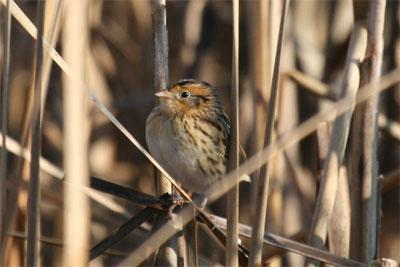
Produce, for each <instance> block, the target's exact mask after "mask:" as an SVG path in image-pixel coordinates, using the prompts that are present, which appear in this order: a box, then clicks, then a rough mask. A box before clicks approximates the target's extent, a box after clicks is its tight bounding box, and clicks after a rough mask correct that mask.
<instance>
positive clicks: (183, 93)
mask: <svg viewBox="0 0 400 267" xmlns="http://www.w3.org/2000/svg"><path fill="white" fill-rule="evenodd" d="M189 96H190V93H189V92H187V91H184V92H182V93H181V98H182V99H186V98H188V97H189Z"/></svg>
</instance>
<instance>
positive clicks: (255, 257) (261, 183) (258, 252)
mask: <svg viewBox="0 0 400 267" xmlns="http://www.w3.org/2000/svg"><path fill="white" fill-rule="evenodd" d="M288 6H289V3H288V0H284V1H283V7H282V14H281V22H280V26H279V36H278V43H277V46H276V55H275V64H274V73H273V77H272V83H271V95H270V99H269V103H268V112H267V125H266V129H265V140H264V146H265V147H268V146H269V145H270V143H271V141H272V132H273V129H274V123H275V106H276V103H277V91H278V78H279V64H280V56H281V49H282V40H283V30H284V25H285V17H286V13H287V9H288ZM240 176H241V175H240ZM268 186H269V168H268V164H267V165H264V166H263V167H262V168H261V171H260V176H259V178H258V184H257V187H258V190H257V199H256V203H255V204H256V205H255V213H254V214H257V215H256V216H255V217H254V224H253V233H252V239H251V251H250V257H249V263H248V264H249V266H254V265H261V262H262V248H263V243H262V238H263V237H262V236H263V234H264V229H265V219H266V213H267V202H268Z"/></svg>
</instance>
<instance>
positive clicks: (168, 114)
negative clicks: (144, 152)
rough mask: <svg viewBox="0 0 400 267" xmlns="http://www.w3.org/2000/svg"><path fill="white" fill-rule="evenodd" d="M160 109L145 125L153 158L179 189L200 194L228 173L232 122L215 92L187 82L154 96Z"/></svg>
mask: <svg viewBox="0 0 400 267" xmlns="http://www.w3.org/2000/svg"><path fill="white" fill-rule="evenodd" d="M155 95H156V96H157V97H159V100H160V101H159V104H158V105H157V106H156V107H155V108H154V109H153V111H152V112H151V113H150V115H149V116H148V118H147V121H146V143H147V146H148V148H149V151H150V153H151V155H152V156H153V157H154V158H155V159H156V160H157V161H158V162H159V163H160V164H161V166H162V167H163V168H164V169H165V170H166V171H167V172H168V173H169V174H170V175H171V176H172V177H174V178H175V179H177V181H179V182H180V183H181V184H182V186H183V188H185V189H186V190H188V191H191V192H197V193H201V192H203V191H204V190H206V189H207V188H209V187H210V186H212V185H213V184H214V183H215V182H216V181H218V180H219V179H221V178H222V176H223V175H224V174H225V173H226V169H227V163H228V154H229V131H230V121H229V119H228V117H227V116H226V115H225V113H224V111H223V107H222V102H221V99H220V98H219V96H218V93H217V91H216V90H215V89H214V88H213V87H212V86H211V85H210V84H209V83H207V82H204V81H200V80H196V79H185V80H180V81H178V82H175V83H173V84H171V85H170V86H168V88H166V89H164V90H161V91H159V92H157V93H156V94H155Z"/></svg>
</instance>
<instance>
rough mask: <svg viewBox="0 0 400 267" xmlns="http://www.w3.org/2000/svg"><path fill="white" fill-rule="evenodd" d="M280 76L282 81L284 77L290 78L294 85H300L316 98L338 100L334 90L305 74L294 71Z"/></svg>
mask: <svg viewBox="0 0 400 267" xmlns="http://www.w3.org/2000/svg"><path fill="white" fill-rule="evenodd" d="M282 76H283V77H282V79H284V78H286V77H287V78H290V79H291V80H292V81H294V82H295V83H296V84H298V85H300V86H301V87H302V88H305V89H307V90H309V92H310V93H312V94H314V95H316V96H319V97H325V98H328V99H330V100H333V101H335V100H337V98H338V97H337V96H336V95H335V93H334V92H335V91H336V90H335V89H334V88H332V87H331V86H329V85H326V84H324V83H322V82H321V81H318V80H317V79H314V78H312V77H310V76H307V75H306V74H304V73H302V72H300V71H298V70H296V69H294V70H291V71H289V72H287V73H284V74H282Z"/></svg>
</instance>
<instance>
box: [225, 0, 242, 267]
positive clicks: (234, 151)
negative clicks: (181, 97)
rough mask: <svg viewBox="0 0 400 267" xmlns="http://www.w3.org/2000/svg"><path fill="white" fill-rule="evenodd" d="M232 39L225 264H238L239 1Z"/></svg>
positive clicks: (235, 1)
mask: <svg viewBox="0 0 400 267" xmlns="http://www.w3.org/2000/svg"><path fill="white" fill-rule="evenodd" d="M232 17H233V40H232V89H231V109H232V112H231V131H230V137H229V143H230V146H229V164H228V171H234V172H236V185H235V186H234V187H233V188H232V189H231V190H230V191H229V192H228V193H227V197H228V204H227V207H226V208H227V210H226V214H227V220H228V222H227V234H226V255H225V265H226V266H232V267H235V266H238V265H239V263H238V238H239V229H238V223H239V175H238V172H237V169H238V167H239V145H240V142H239V1H238V0H233V2H232Z"/></svg>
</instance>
